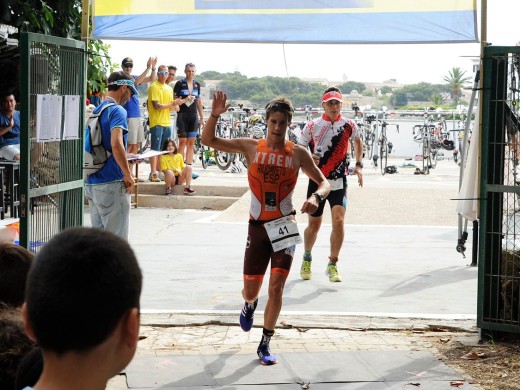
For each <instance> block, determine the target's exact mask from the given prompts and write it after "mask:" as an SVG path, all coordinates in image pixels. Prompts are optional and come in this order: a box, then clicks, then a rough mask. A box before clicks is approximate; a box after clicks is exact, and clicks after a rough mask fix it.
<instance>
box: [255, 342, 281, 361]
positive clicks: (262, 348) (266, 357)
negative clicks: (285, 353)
mask: <svg viewBox="0 0 520 390" xmlns="http://www.w3.org/2000/svg"><path fill="white" fill-rule="evenodd" d="M256 353H257V355H258V357H259V358H260V361H261V362H262V364H263V365H264V366H270V365H273V364H276V363H278V359H277V358H276V356H274V355H273V354H271V349H270V348H269V343H266V342H261V343H260V345H259V346H258V349H257V350H256Z"/></svg>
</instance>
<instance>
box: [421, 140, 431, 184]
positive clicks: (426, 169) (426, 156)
mask: <svg viewBox="0 0 520 390" xmlns="http://www.w3.org/2000/svg"><path fill="white" fill-rule="evenodd" d="M422 154H423V160H422V166H423V173H424V174H425V175H427V174H429V173H430V162H429V160H430V140H429V139H428V138H424V139H423V153H422Z"/></svg>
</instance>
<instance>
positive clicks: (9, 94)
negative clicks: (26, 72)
mask: <svg viewBox="0 0 520 390" xmlns="http://www.w3.org/2000/svg"><path fill="white" fill-rule="evenodd" d="M11 95H12V96H13V97H14V100H16V96H15V94H14V92H13V91H9V90H8V91H5V92H3V93H2V94H1V95H0V103H3V102H4V101H5V99H6V98H7V97H8V96H11Z"/></svg>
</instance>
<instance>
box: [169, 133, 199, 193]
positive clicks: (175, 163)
mask: <svg viewBox="0 0 520 390" xmlns="http://www.w3.org/2000/svg"><path fill="white" fill-rule="evenodd" d="M163 150H167V151H168V153H167V154H162V155H161V171H162V172H163V173H164V181H165V183H166V195H171V194H172V193H173V187H175V185H177V184H179V185H182V184H184V183H186V187H185V188H184V195H192V194H194V193H195V190H193V189H192V188H191V174H192V169H191V165H186V164H184V159H183V158H182V155H181V154H180V153H178V150H177V145H176V144H175V141H174V140H173V139H171V138H168V139H167V140H166V141H164V145H163Z"/></svg>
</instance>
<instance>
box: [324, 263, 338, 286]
mask: <svg viewBox="0 0 520 390" xmlns="http://www.w3.org/2000/svg"><path fill="white" fill-rule="evenodd" d="M325 275H327V276H328V277H329V280H330V281H331V282H341V276H340V275H339V274H338V267H337V266H336V264H329V265H328V266H327V270H326V271H325Z"/></svg>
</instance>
